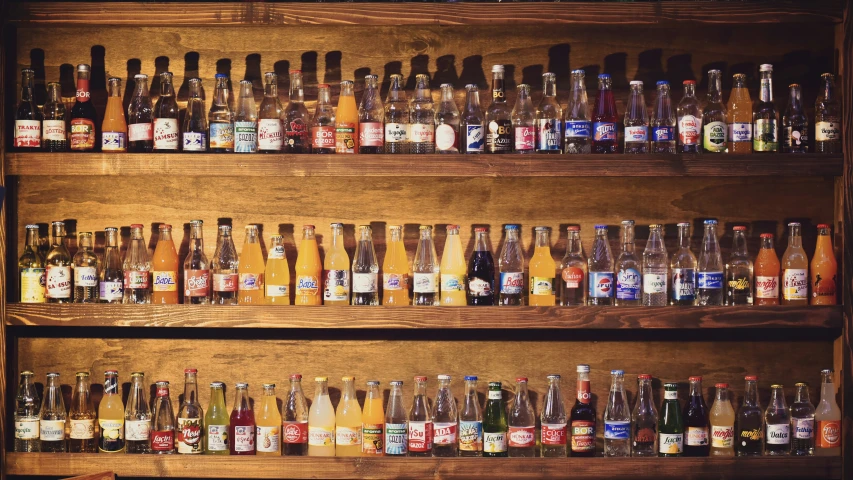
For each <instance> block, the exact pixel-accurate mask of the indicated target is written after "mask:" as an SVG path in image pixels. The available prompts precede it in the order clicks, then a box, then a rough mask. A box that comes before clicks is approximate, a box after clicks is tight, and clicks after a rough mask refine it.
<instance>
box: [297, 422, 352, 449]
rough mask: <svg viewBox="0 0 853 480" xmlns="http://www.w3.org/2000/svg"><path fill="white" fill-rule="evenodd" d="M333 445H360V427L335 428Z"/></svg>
mask: <svg viewBox="0 0 853 480" xmlns="http://www.w3.org/2000/svg"><path fill="white" fill-rule="evenodd" d="M309 435H310V434H309ZM335 443H336V444H337V445H344V446H354V445H361V427H341V426H337V427H335Z"/></svg>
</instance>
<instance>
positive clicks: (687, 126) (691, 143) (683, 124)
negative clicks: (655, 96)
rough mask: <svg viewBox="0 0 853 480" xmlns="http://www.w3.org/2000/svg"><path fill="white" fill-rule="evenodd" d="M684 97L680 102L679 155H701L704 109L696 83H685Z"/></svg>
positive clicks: (693, 81)
mask: <svg viewBox="0 0 853 480" xmlns="http://www.w3.org/2000/svg"><path fill="white" fill-rule="evenodd" d="M683 86H684V96H683V97H681V101H679V102H678V108H677V110H676V113H677V117H678V149H677V150H676V151H677V152H678V153H699V150H700V149H701V146H702V109H701V108H700V107H699V99H697V98H696V81H695V80H685V81H684V84H683Z"/></svg>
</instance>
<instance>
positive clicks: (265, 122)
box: [258, 72, 334, 153]
mask: <svg viewBox="0 0 853 480" xmlns="http://www.w3.org/2000/svg"><path fill="white" fill-rule="evenodd" d="M291 88H292V85H291ZM283 116H284V109H283V108H282V107H281V101H280V100H279V99H278V75H276V74H275V73H274V72H267V73H265V74H264V99H263V100H262V101H261V106H260V108H259V109H258V151H259V152H260V153H278V152H280V151H281V150H282V148H283V145H284V128H283V126H282V117H283ZM306 116H307V112H306ZM332 140H334V138H333V139H332ZM293 153H308V152H307V150H306V151H305V152H293Z"/></svg>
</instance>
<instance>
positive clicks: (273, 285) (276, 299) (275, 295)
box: [264, 235, 290, 305]
mask: <svg viewBox="0 0 853 480" xmlns="http://www.w3.org/2000/svg"><path fill="white" fill-rule="evenodd" d="M264 284H265V285H266V289H267V290H266V296H265V303H266V304H267V305H290V266H289V265H288V264H287V257H285V256H284V240H283V238H282V236H281V235H273V236H272V237H270V248H269V255H268V256H267V267H266V269H264Z"/></svg>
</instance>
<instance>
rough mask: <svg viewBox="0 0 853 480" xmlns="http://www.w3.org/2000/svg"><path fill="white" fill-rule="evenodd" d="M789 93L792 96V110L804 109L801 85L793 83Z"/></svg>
mask: <svg viewBox="0 0 853 480" xmlns="http://www.w3.org/2000/svg"><path fill="white" fill-rule="evenodd" d="M789 93H790V96H791V98H790V102H791V112H800V111H801V110H802V109H803V104H802V101H801V91H800V87H799V86H794V85H792V86H791V90H790V92H789Z"/></svg>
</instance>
